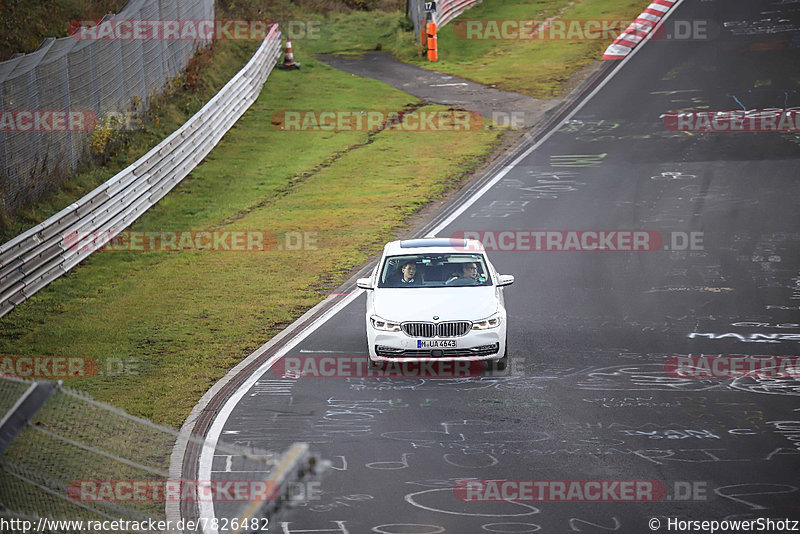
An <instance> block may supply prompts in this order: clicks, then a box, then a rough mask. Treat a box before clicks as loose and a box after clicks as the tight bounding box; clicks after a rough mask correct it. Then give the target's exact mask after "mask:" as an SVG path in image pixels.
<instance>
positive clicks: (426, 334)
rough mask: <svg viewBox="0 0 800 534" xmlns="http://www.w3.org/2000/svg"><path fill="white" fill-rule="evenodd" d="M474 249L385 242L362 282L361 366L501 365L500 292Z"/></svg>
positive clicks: (453, 242)
mask: <svg viewBox="0 0 800 534" xmlns="http://www.w3.org/2000/svg"><path fill="white" fill-rule="evenodd" d="M513 283H514V277H513V276H511V275H502V274H497V271H496V270H495V268H494V267H493V266H492V264H491V263H490V262H489V258H488V257H487V256H486V251H485V250H484V248H483V245H481V243H480V241H476V240H471V239H447V238H444V239H442V238H428V239H412V240H408V241H393V242H391V243H388V244H387V245H386V246H385V247H384V249H383V256H382V257H381V260H380V262H379V263H378V265H377V266H376V267H375V269H374V270H373V272H372V276H370V277H369V278H360V279H359V280H358V282H357V284H358V287H360V288H362V289H365V290H367V313H366V321H367V344H368V348H369V359H370V361H371V362H372V363H373V364H375V365H379V364H380V362H386V361H430V360H437V361H442V360H451V361H454V360H494V361H496V363H495V366H496V367H497V368H498V369H503V368H504V367H505V365H506V362H507V351H506V309H505V306H504V301H503V289H502V287H503V286H507V285H510V284H513Z"/></svg>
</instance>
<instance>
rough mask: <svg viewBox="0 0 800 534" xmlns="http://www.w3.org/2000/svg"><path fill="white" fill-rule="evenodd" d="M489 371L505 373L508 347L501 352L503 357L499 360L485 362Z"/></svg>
mask: <svg viewBox="0 0 800 534" xmlns="http://www.w3.org/2000/svg"><path fill="white" fill-rule="evenodd" d="M486 363H487V364H488V365H487V367H488V368H489V370H490V371H505V370H506V367H508V346H506V348H505V350H504V351H503V357H502V358H500V359H499V360H489V361H487V362H486Z"/></svg>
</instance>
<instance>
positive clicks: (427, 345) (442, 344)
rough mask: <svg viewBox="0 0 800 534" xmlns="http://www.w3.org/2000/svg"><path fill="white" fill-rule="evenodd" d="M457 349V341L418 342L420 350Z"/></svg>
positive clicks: (419, 340)
mask: <svg viewBox="0 0 800 534" xmlns="http://www.w3.org/2000/svg"><path fill="white" fill-rule="evenodd" d="M456 347H457V345H456V340H455V339H433V340H429V339H425V340H423V339H418V340H417V348H418V349H454V348H456Z"/></svg>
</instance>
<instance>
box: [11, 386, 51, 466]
mask: <svg viewBox="0 0 800 534" xmlns="http://www.w3.org/2000/svg"><path fill="white" fill-rule="evenodd" d="M60 384H61V383H60V382H34V383H32V384H31V387H29V388H28V390H27V391H26V392H25V393H23V394H22V396H21V397H20V398H19V400H17V402H16V404H14V406H12V407H11V409H10V410H8V413H7V414H5V416H4V417H3V419H2V420H0V455H2V454H3V453H4V452H5V451H6V449H8V446H9V445H11V442H12V441H14V438H16V437H17V436H18V435H19V433H20V432H22V430H23V429H24V428H25V426H26V425H27V424H28V421H30V420H31V419H32V418H33V416H34V415H36V412H38V411H39V409H40V408H41V407H42V406H44V404H45V403H46V402H47V400H48V399H49V398H50V396H51V395H52V394H53V393H54V392H55V390H56V388H57V387H58V386H59V385H60Z"/></svg>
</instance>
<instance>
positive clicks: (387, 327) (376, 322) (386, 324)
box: [369, 315, 401, 332]
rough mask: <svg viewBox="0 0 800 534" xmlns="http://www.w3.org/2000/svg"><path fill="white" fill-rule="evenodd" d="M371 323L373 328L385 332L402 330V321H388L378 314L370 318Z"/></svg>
mask: <svg viewBox="0 0 800 534" xmlns="http://www.w3.org/2000/svg"><path fill="white" fill-rule="evenodd" d="M369 322H370V324H372V328H374V329H375V330H383V331H384V332H400V331H401V328H400V323H395V322H393V321H387V320H386V319H382V318H381V317H378V316H377V315H373V316H372V317H370V318H369Z"/></svg>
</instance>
